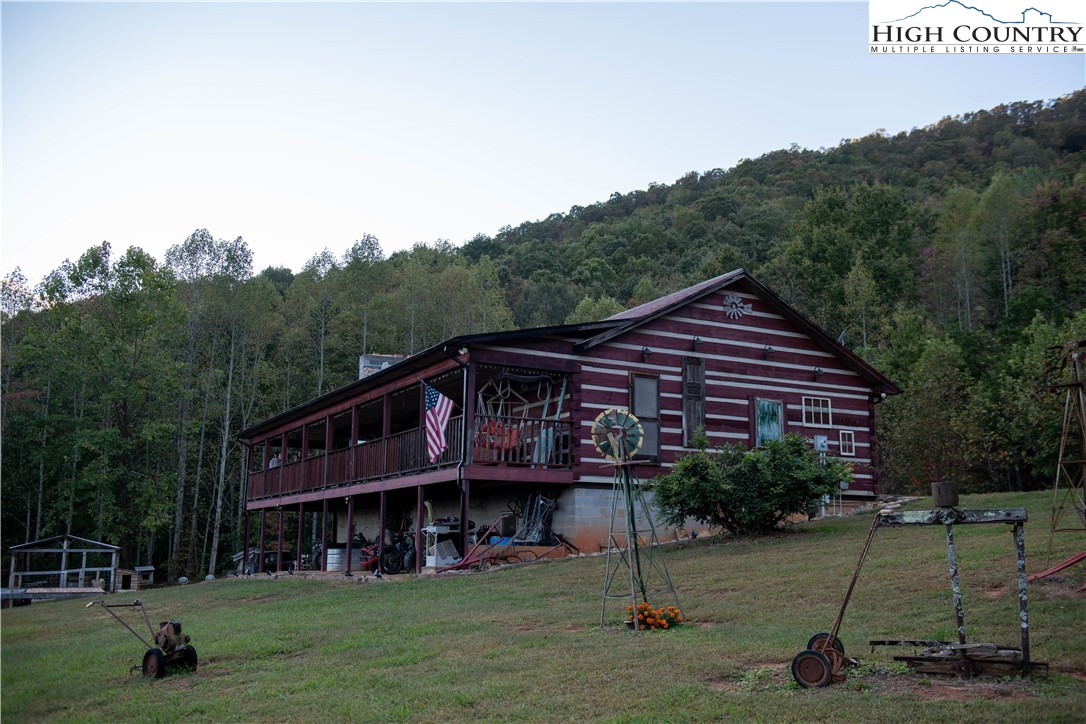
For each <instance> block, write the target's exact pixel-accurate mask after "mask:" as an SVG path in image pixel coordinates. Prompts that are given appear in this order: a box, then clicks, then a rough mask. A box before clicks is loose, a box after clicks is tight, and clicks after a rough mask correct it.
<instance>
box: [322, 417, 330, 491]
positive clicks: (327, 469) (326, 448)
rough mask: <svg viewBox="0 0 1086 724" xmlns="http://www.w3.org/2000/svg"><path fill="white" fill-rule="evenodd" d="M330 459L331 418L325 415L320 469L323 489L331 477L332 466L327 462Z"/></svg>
mask: <svg viewBox="0 0 1086 724" xmlns="http://www.w3.org/2000/svg"><path fill="white" fill-rule="evenodd" d="M331 459H332V416H331V415H326V416H325V418H324V460H323V461H322V465H321V467H322V468H323V469H324V475H323V476H322V477H323V478H324V483H323V485H324V487H326V488H327V487H328V481H329V480H330V479H331V476H332V466H331V465H329V464H328V463H329V461H330V460H331Z"/></svg>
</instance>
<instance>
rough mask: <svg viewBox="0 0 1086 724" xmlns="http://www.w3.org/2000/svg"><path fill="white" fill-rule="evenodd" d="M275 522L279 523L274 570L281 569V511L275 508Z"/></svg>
mask: <svg viewBox="0 0 1086 724" xmlns="http://www.w3.org/2000/svg"><path fill="white" fill-rule="evenodd" d="M276 513H277V515H276V520H277V521H278V523H279V550H277V551H276V552H275V570H277V571H281V570H282V569H283V509H282V508H276Z"/></svg>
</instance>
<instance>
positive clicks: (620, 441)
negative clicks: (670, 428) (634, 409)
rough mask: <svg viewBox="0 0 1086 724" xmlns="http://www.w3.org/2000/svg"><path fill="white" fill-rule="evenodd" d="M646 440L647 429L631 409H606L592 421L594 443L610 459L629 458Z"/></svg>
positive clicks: (622, 459) (601, 453)
mask: <svg viewBox="0 0 1086 724" xmlns="http://www.w3.org/2000/svg"><path fill="white" fill-rule="evenodd" d="M644 440H645V430H644V428H642V427H641V422H640V421H639V420H638V419H637V418H636V417H634V415H633V414H632V413H631V412H630V411H629V410H605V411H603V412H601V413H600V414H599V416H598V417H597V418H596V420H595V422H593V423H592V444H593V445H594V446H595V447H596V450H598V451H599V453H600V455H603V456H604V457H605V458H607V459H608V460H616V461H619V462H621V461H624V460H629V459H630V458H632V457H633V456H634V455H636V454H637V451H638V450H640V449H641V445H642V443H643V442H644Z"/></svg>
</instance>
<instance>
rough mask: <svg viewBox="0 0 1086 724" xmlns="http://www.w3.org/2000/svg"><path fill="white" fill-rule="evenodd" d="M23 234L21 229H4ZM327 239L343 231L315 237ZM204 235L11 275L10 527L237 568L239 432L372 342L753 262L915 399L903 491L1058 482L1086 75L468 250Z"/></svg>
mask: <svg viewBox="0 0 1086 724" xmlns="http://www.w3.org/2000/svg"><path fill="white" fill-rule="evenodd" d="M7 243H18V240H12V239H9V240H7ZM309 243H310V244H311V245H312V247H313V249H314V250H317V249H320V248H321V247H322V244H321V241H320V240H319V239H313V240H310V241H309ZM252 259H253V255H252V251H251V249H250V248H249V246H248V245H247V243H246V242H245V240H244V239H242V238H237V239H219V238H216V237H215V236H214V234H213V233H212V232H211V231H210V230H205V229H198V230H195V231H194V232H193V233H192V234H191V235H189V237H188V238H186V239H178V240H177V242H176V244H174V245H173V246H171V247H170V248H169V250H168V251H167V252H166V254H165V257H164V258H163V259H155V258H154V257H152V256H151V255H149V254H147V253H146V252H144V251H143V250H141V249H139V248H135V247H133V248H129V249H125V250H120V249H113V248H111V246H110V245H109V243H108V242H103V243H101V244H96V245H93V246H91V247H90V248H88V249H87V251H86V252H85V253H84V254H83V255H82V256H80V257H79V258H78V259H76V260H66V261H64V262H63V263H61V264H60V265H59V266H58V267H57V268H56V269H55V270H53V271H52V272H51V273H49V274H48V275H47V276H46V277H45V278H44V279H42V280H40V281H37V282H32V281H30V280H27V279H26V278H24V276H23V275H22V273H21V272H20V271H19V270H18V269H16V270H13V271H11V272H10V273H8V274H7V275H6V276H5V277H4V278H3V280H0V304H2V307H0V323H2V338H0V394H2V397H0V424H2V430H0V434H2V445H3V448H2V451H3V456H2V462H0V480H2V491H0V495H2V499H3V506H2V538H3V541H2V542H3V544H4V546H5V547H6V546H9V545H12V544H16V543H22V542H25V541H28V540H36V539H40V538H44V537H48V536H51V535H56V534H59V533H63V532H66V531H70V532H72V533H73V534H75V535H79V536H82V537H87V538H93V539H95V540H101V541H106V542H110V543H114V544H118V545H121V546H123V549H124V560H123V561H122V564H123V565H129V566H130V565H136V564H140V565H146V564H152V565H155V566H157V567H158V568H159V569H161V570H163V571H164V572H167V573H168V575H169V577H170V578H171V579H174V578H176V576H177V575H182V574H184V575H187V576H201V577H202V576H203V575H204V574H206V573H213V574H216V575H217V574H218V573H219V571H220V570H222V568H223V567H224V566H225V565H226V564H227V563H228V562H229V560H230V555H231V554H232V553H233V552H234V551H237V550H240V548H241V546H242V541H241V537H242V534H243V520H244V519H243V513H244V501H243V500H242V499H241V497H240V495H239V493H240V491H241V490H242V481H243V479H244V475H245V470H244V459H245V450H244V448H243V447H242V446H241V445H240V443H238V442H237V440H236V439H235V435H236V434H237V432H238V431H240V430H242V429H244V428H246V427H247V426H249V425H252V424H254V423H256V422H258V421H260V420H262V419H264V418H267V417H269V416H271V415H275V414H278V413H280V412H283V411H285V410H287V409H289V408H291V407H294V406H296V405H298V404H301V403H303V402H305V401H306V400H309V399H311V398H313V397H316V396H318V395H320V394H322V393H325V392H328V391H330V390H332V389H335V388H337V387H339V386H342V385H345V384H347V383H350V382H352V381H353V380H355V379H356V378H357V374H358V357H359V355H361V354H403V355H409V354H412V353H414V352H418V351H421V350H423V349H425V348H427V347H428V346H431V345H433V344H436V343H438V342H440V341H442V340H443V339H445V338H448V337H450V336H453V335H457V334H470V333H477V332H490V331H498V330H505V329H513V328H526V327H536V326H543V325H551V324H560V323H563V322H580V321H590V320H595V319H601V318H603V317H606V316H609V315H610V314H613V313H615V312H618V311H620V310H622V309H625V308H628V307H631V306H633V305H636V304H640V303H642V302H645V301H648V300H650V299H653V298H656V297H658V296H660V295H663V294H667V293H669V292H672V291H675V290H677V289H681V288H683V287H685V286H688V285H690V284H693V283H696V282H699V281H703V280H704V279H707V278H710V277H712V276H715V275H718V274H721V273H723V272H726V271H730V270H732V269H735V268H739V267H745V268H747V269H748V270H750V271H751V272H752V273H753V274H754V275H755V276H756V277H757V278H759V279H760V280H761V281H763V282H765V283H766V284H768V285H769V286H770V287H771V288H773V289H774V290H775V291H777V292H778V293H779V294H780V295H781V296H783V297H784V298H785V299H786V300H787V301H789V302H790V303H791V304H793V305H794V306H796V307H797V308H798V309H799V310H800V311H802V312H803V313H804V314H806V315H808V316H809V317H811V318H812V319H813V320H814V321H816V322H817V323H818V324H820V325H821V326H822V327H823V328H824V329H826V330H827V331H828V332H830V333H831V334H832V335H833V336H836V337H838V338H839V339H840V340H842V341H843V342H844V343H845V344H846V345H847V346H848V347H850V348H851V349H852V350H853V351H855V352H856V353H857V354H859V355H861V356H862V357H864V358H865V359H867V360H868V361H870V362H871V363H873V364H874V365H875V366H876V367H877V368H878V369H879V370H880V371H882V372H883V373H885V374H886V375H887V376H889V377H890V379H892V380H893V381H894V382H895V383H896V384H897V385H898V386H899V387H900V388H901V389H902V391H903V394H901V395H899V396H896V397H892V398H890V399H888V400H887V401H885V402H884V403H883V404H881V405H879V407H878V408H877V410H878V414H879V419H878V424H879V449H880V457H879V466H880V480H881V485H882V489H883V490H884V491H895V492H905V491H921V492H923V491H926V490H927V486H928V484H929V483H930V482H931V481H933V480H940V479H941V480H956V481H958V483H959V485H960V486H961V487H962V489H963V490H964V491H966V492H980V491H1019V490H1032V489H1044V488H1049V487H1051V486H1052V484H1053V481H1054V476H1055V469H1056V460H1057V453H1058V443H1059V437H1060V425H1061V420H1062V404H1063V402H1062V397H1060V395H1059V394H1056V393H1054V392H1052V391H1051V390H1049V389H1048V385H1050V384H1051V383H1054V382H1060V381H1062V377H1063V376H1065V374H1066V373H1065V372H1063V371H1061V370H1060V369H1059V368H1058V366H1056V365H1055V364H1054V361H1055V360H1056V359H1057V357H1058V350H1053V349H1052V348H1053V347H1054V346H1059V345H1064V344H1066V343H1068V342H1071V341H1074V340H1083V339H1086V91H1079V92H1076V93H1073V94H1070V95H1068V96H1065V97H1062V98H1059V99H1054V100H1048V101H1033V102H1025V101H1023V102H1015V103H1008V104H1006V105H1002V106H999V107H997V108H992V109H989V110H981V111H977V112H974V113H969V114H966V115H963V116H957V117H946V118H942V119H940V120H938V121H937V122H934V123H932V124H931V125H929V126H926V127H924V128H916V129H913V130H911V131H909V132H902V133H898V134H896V135H889V134H887V133H886V132H884V131H882V130H878V131H875V132H873V133H871V134H870V135H867V136H865V137H863V138H857V139H842V140H841V142H840V143H839V144H838V145H837V146H835V147H833V148H820V149H804V148H799V147H795V146H793V147H791V148H788V149H783V150H778V151H773V152H771V153H767V154H765V155H763V156H761V157H759V158H755V159H745V160H743V161H741V162H739V163H738V164H736V165H735V167H733V168H731V169H728V170H722V169H712V170H710V171H706V172H691V173H689V174H687V175H686V176H683V177H682V178H680V179H678V180H677V181H675V182H674V183H670V184H650V185H649V187H648V188H647V189H643V190H636V191H631V192H628V193H618V192H616V193H614V194H612V195H611V197H610V198H609V199H607V200H606V201H599V202H596V203H592V204H590V205H587V206H574V207H573V208H571V209H569V210H568V211H566V212H564V213H554V214H552V215H550V216H548V217H547V218H545V219H542V220H536V221H526V222H524V223H522V224H520V225H519V226H517V227H504V228H502V229H501V230H499V231H498V233H496V234H495V235H494V236H486V235H481V234H480V235H478V236H476V237H474V238H473V239H470V240H467V241H465V242H463V243H462V244H460V245H456V244H454V243H452V242H450V241H448V240H437V241H434V242H432V243H428V244H417V245H415V246H414V247H413V248H411V249H409V250H407V251H399V252H395V253H392V254H387V255H386V253H385V252H384V250H383V249H382V247H381V243H380V240H379V239H377V238H374V237H373V236H372V235H369V234H365V233H364V232H363V230H360V235H359V238H358V240H357V241H356V242H355V243H354V244H353V245H352V246H351V247H350V248H349V249H345V250H336V251H331V250H329V249H327V248H324V249H323V250H321V251H315V253H314V255H313V256H312V258H311V259H310V260H309V261H308V262H307V263H306V264H305V265H304V266H303V267H302V268H301V269H299V270H297V271H293V270H290V269H286V268H282V267H269V268H267V269H264V270H261V271H256V270H254V269H253V262H252Z"/></svg>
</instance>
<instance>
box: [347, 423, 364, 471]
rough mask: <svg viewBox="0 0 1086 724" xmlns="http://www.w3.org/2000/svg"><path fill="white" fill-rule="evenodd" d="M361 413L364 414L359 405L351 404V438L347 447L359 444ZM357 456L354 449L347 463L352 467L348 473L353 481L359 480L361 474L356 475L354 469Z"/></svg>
mask: <svg viewBox="0 0 1086 724" xmlns="http://www.w3.org/2000/svg"><path fill="white" fill-rule="evenodd" d="M361 414H362V413H361V408H360V407H359V406H358V405H352V406H351V439H350V440H348V441H347V447H348V448H353V447H355V446H356V445H358V428H359V426H360V425H361V420H360V417H361ZM355 457H356V456H355V454H354V451H353V450H352V451H351V454H350V456H349V457H348V462H347V464H348V465H349V466H350V468H348V471H349V472H348V473H347V476H348V477H349V478H350V479H351V480H352V481H354V480H357V479H358V477H359V476H356V475H355V469H354V459H355Z"/></svg>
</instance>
